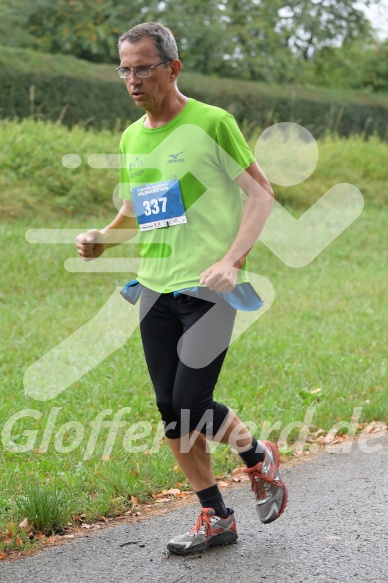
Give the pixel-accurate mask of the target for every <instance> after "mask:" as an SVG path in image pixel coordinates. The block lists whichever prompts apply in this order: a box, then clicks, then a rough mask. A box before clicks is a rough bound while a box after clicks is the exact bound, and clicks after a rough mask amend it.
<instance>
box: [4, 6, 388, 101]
mask: <svg viewBox="0 0 388 583" xmlns="http://www.w3.org/2000/svg"><path fill="white" fill-rule="evenodd" d="M379 1H380V0H363V1H362V2H355V1H354V0H185V1H184V0H164V1H160V0H127V1H126V2H124V1H123V0H58V1H57V2H55V3H53V2H51V1H50V0H37V1H35V2H33V1H32V0H14V1H13V2H12V3H9V4H7V6H6V7H3V8H1V11H0V17H1V16H3V18H2V19H0V22H2V24H1V25H0V42H1V41H2V42H3V44H9V45H11V46H27V47H28V46H33V47H34V48H36V49H38V50H40V51H44V52H50V53H62V54H68V55H73V56H76V57H79V58H83V59H86V60H89V61H92V62H102V63H104V62H105V63H108V62H109V63H113V62H117V39H118V37H119V35H120V34H122V33H123V32H125V31H127V30H128V29H129V28H131V27H132V26H133V25H135V24H138V23H139V22H144V21H150V20H158V21H160V22H163V23H164V24H166V25H167V26H169V27H170V28H171V29H172V30H173V32H174V34H175V36H176V38H177V40H178V44H179V48H180V56H181V58H182V60H183V63H184V67H185V69H186V70H189V71H196V72H199V73H203V74H205V75H217V76H223V77H232V78H237V79H244V80H258V81H270V82H276V83H313V84H317V83H320V82H322V81H323V79H325V80H326V81H325V82H329V83H330V84H331V82H332V80H333V75H332V71H336V72H337V73H336V75H337V76H338V81H339V82H342V83H343V80H344V79H348V82H349V86H351V87H353V86H354V79H355V77H352V75H351V74H350V75H349V74H347V73H346V72H345V75H343V71H344V69H345V68H346V64H347V63H348V62H349V59H352V58H356V55H357V58H361V60H362V61H367V62H368V63H370V64H371V65H372V69H373V71H374V73H373V75H374V76H375V78H374V79H372V78H371V75H370V74H369V75H367V73H368V71H367V70H366V69H365V74H366V76H367V77H368V79H366V78H365V79H364V78H363V79H360V80H359V84H360V86H365V87H370V88H372V89H373V90H385V89H384V88H385V82H384V81H383V80H382V79H380V74H384V71H385V67H384V65H382V64H381V63H377V59H375V58H374V55H377V54H378V51H380V52H381V51H382V54H386V52H385V48H384V46H382V47H381V46H380V45H381V44H383V43H380V45H378V44H377V43H376V42H375V41H374V39H373V35H372V31H371V26H370V23H369V21H368V20H367V19H366V17H365V15H364V13H363V12H362V11H361V9H360V4H364V5H370V4H373V3H378V2H379ZM20 15H21V16H20ZM20 20H21V23H22V27H23V33H24V34H23V33H22V31H21V28H20V26H21V25H20ZM7 26H8V29H9V30H11V31H12V32H11V33H9V32H8V35H9V37H8V41H9V42H6V43H4V38H6V37H7V30H6V29H7ZM376 51H377V52H376ZM330 64H331V65H332V69H331V68H330V66H329V65H330ZM356 77H357V76H356ZM357 78H358V77H357Z"/></svg>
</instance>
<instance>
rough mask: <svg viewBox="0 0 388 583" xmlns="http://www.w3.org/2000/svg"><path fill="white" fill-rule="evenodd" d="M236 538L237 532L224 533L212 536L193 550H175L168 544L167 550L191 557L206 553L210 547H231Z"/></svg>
mask: <svg viewBox="0 0 388 583" xmlns="http://www.w3.org/2000/svg"><path fill="white" fill-rule="evenodd" d="M221 537H222V538H221ZM237 538H238V536H237V532H228V533H225V535H218V536H214V537H212V538H211V539H209V540H208V541H207V542H206V543H203V544H202V545H197V546H196V547H193V548H188V549H177V548H175V547H173V546H172V545H171V546H170V545H169V544H168V545H167V549H168V550H169V551H171V552H173V553H175V554H177V555H192V554H194V553H203V552H204V551H207V549H208V548H210V547H219V546H222V545H232V544H233V543H235V542H236V541H237Z"/></svg>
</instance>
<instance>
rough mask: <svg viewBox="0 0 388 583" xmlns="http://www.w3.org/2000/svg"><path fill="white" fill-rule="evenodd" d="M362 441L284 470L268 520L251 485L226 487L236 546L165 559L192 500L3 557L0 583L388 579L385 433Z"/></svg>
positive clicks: (190, 517) (189, 517)
mask: <svg viewBox="0 0 388 583" xmlns="http://www.w3.org/2000/svg"><path fill="white" fill-rule="evenodd" d="M366 443H367V447H368V448H372V449H371V450H370V451H369V452H365V451H364V452H363V451H360V449H359V446H358V444H357V443H354V444H353V445H352V450H351V451H350V452H349V453H328V452H325V453H323V454H320V455H318V456H316V457H314V458H313V459H312V460H311V461H308V462H307V463H304V464H300V465H297V466H294V467H288V468H285V469H284V470H283V471H282V477H283V479H284V480H285V481H286V483H287V485H288V487H289V503H288V506H287V508H286V510H285V512H284V514H283V515H282V516H281V517H280V518H279V519H278V520H277V521H275V522H273V523H272V524H269V525H262V524H261V523H260V522H259V521H258V519H257V516H256V512H255V510H254V504H253V501H252V496H251V492H250V490H249V485H248V484H243V485H241V486H239V487H236V488H232V489H228V490H227V492H226V493H225V497H226V503H227V505H229V506H233V507H234V509H235V513H236V518H237V527H238V533H239V539H238V542H237V543H236V544H234V545H230V546H226V547H218V548H213V549H210V550H208V551H207V552H205V553H203V554H200V555H193V556H192V557H191V558H184V557H181V556H177V555H171V556H168V554H167V553H166V550H165V544H166V542H167V541H168V540H169V539H170V538H171V537H173V536H174V535H175V534H177V533H180V532H183V531H184V530H187V527H189V526H191V524H192V523H193V522H194V519H195V518H196V516H197V509H198V506H197V504H190V505H186V506H184V507H182V508H181V509H179V510H174V511H171V512H168V513H167V514H163V515H160V516H157V517H155V518H152V519H150V520H145V521H141V522H139V523H137V524H125V525H124V524H123V525H119V526H115V527H112V528H111V527H109V528H106V529H104V530H100V531H97V532H95V533H93V534H90V535H88V536H85V537H82V538H79V539H77V540H75V541H74V542H72V543H70V544H65V545H61V546H57V547H51V548H48V549H46V550H45V551H43V552H40V553H37V554H36V555H34V556H31V557H26V558H23V559H18V560H15V561H8V562H3V563H0V582H1V583H22V582H23V583H25V581H34V582H40V581H41V582H43V583H46V582H51V581H55V582H56V583H80V582H87V583H97V582H98V583H102V582H103V583H113V582H114V583H121V582H131V583H135V582H140V581H142V582H146V583H148V582H149V583H159V582H163V583H178V582H180V581H182V582H187V583H200V582H201V583H202V582H204V581H222V582H223V583H229V582H230V583H231V582H233V583H240V582H241V583H251V582H252V583H253V582H260V581H263V582H265V583H291V582H292V583H298V582H302V581H303V583H311V582H314V583H315V582H316V583H335V582H340V583H358V582H362V583H382V582H384V583H386V582H387V581H388V512H387V509H388V436H387V435H386V436H382V437H378V438H374V439H370V440H368V441H367V442H366ZM372 450H374V451H372Z"/></svg>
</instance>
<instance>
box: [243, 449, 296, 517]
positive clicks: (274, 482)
mask: <svg viewBox="0 0 388 583" xmlns="http://www.w3.org/2000/svg"><path fill="white" fill-rule="evenodd" d="M260 444H261V445H263V446H264V455H265V458H264V461H262V462H260V463H258V464H256V465H255V466H254V467H253V468H244V472H246V473H247V474H248V476H249V478H250V480H251V486H252V492H253V493H254V495H255V497H256V511H257V514H258V516H259V519H260V520H261V522H263V523H264V524H268V523H269V522H273V521H274V520H276V519H277V518H279V516H280V515H281V514H282V512H283V511H284V509H285V507H286V505H287V500H288V491H287V488H286V486H285V484H284V482H283V481H282V480H281V479H280V475H279V472H278V467H279V452H278V448H277V447H276V445H275V444H274V443H272V442H271V441H260Z"/></svg>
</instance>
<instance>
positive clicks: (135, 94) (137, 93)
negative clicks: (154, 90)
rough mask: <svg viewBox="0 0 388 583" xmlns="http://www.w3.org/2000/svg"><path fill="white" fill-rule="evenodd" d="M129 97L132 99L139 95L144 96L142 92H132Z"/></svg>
mask: <svg viewBox="0 0 388 583" xmlns="http://www.w3.org/2000/svg"><path fill="white" fill-rule="evenodd" d="M131 95H132V97H140V96H141V95H144V93H143V92H142V91H132V93H131Z"/></svg>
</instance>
